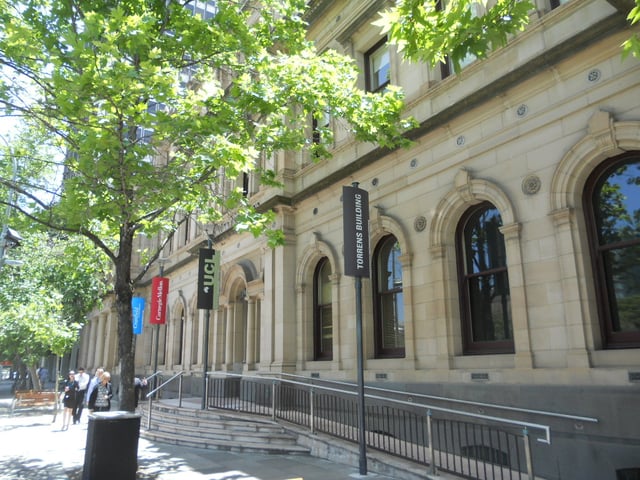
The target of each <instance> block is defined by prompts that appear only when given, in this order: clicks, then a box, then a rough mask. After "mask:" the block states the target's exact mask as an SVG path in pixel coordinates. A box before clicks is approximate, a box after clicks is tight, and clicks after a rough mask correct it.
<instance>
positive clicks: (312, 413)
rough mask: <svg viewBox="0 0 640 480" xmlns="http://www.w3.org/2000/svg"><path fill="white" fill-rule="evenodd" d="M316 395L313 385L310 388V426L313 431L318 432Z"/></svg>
mask: <svg viewBox="0 0 640 480" xmlns="http://www.w3.org/2000/svg"><path fill="white" fill-rule="evenodd" d="M314 397H315V395H314V391H313V387H311V388H310V389H309V416H310V418H309V423H310V425H309V427H310V429H311V433H316V421H315V406H314V404H313V400H314Z"/></svg>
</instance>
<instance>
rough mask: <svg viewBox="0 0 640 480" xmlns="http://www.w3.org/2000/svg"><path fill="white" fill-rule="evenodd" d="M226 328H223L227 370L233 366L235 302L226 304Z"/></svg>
mask: <svg viewBox="0 0 640 480" xmlns="http://www.w3.org/2000/svg"><path fill="white" fill-rule="evenodd" d="M226 313H227V328H226V329H225V347H224V363H225V365H226V368H227V370H230V369H231V368H232V367H233V333H234V332H233V323H234V320H235V319H234V315H235V303H229V304H227V308H226Z"/></svg>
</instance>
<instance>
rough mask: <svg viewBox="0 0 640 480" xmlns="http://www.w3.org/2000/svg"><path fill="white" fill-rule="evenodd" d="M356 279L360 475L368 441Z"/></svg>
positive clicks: (358, 282) (359, 284)
mask: <svg viewBox="0 0 640 480" xmlns="http://www.w3.org/2000/svg"><path fill="white" fill-rule="evenodd" d="M355 280H356V342H357V344H358V430H359V431H358V440H359V444H360V462H359V466H360V475H366V474H367V441H366V423H365V410H364V352H363V346H362V278H361V277H355Z"/></svg>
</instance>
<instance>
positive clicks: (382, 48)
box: [365, 39, 391, 92]
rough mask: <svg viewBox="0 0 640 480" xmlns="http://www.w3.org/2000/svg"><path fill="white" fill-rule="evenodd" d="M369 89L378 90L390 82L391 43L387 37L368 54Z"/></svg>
mask: <svg viewBox="0 0 640 480" xmlns="http://www.w3.org/2000/svg"><path fill="white" fill-rule="evenodd" d="M365 61H366V63H367V90H368V91H370V92H378V91H381V90H383V89H384V87H386V86H387V85H388V84H389V80H390V75H391V63H390V59H389V45H388V44H387V41H386V39H385V40H383V41H382V42H380V43H379V44H378V45H376V46H375V47H374V48H372V49H371V50H370V51H369V52H368V53H367V54H366V55H365Z"/></svg>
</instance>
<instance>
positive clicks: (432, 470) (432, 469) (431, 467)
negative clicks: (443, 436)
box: [427, 409, 436, 475]
mask: <svg viewBox="0 0 640 480" xmlns="http://www.w3.org/2000/svg"><path fill="white" fill-rule="evenodd" d="M432 415H433V414H432V413H431V409H428V410H427V436H428V437H429V473H431V474H432V475H435V473H436V457H435V450H434V448H433V425H432V423H431V416H432Z"/></svg>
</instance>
